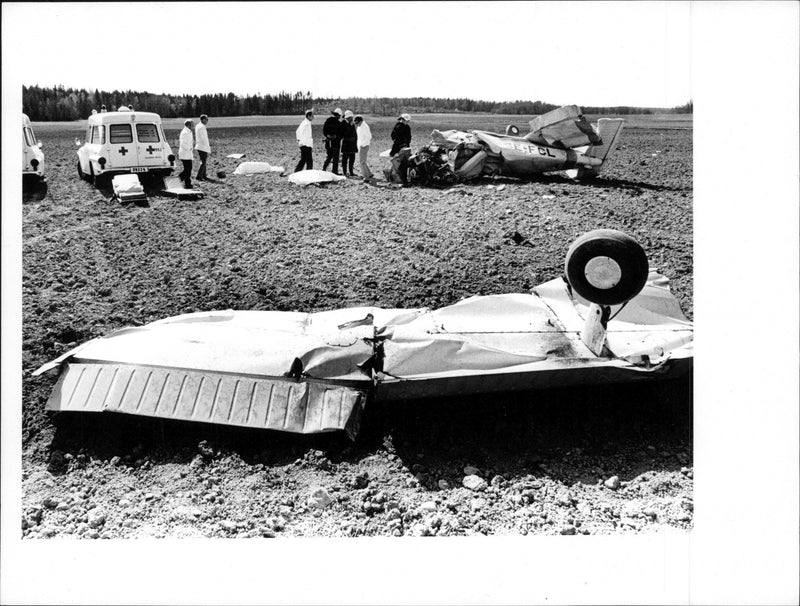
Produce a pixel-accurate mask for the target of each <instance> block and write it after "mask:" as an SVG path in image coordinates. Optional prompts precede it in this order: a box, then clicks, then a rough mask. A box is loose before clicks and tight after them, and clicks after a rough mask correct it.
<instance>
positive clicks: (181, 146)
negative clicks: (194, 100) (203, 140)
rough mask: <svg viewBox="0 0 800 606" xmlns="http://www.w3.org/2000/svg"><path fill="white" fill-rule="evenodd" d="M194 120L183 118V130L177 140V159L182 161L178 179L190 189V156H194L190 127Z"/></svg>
mask: <svg viewBox="0 0 800 606" xmlns="http://www.w3.org/2000/svg"><path fill="white" fill-rule="evenodd" d="M193 127H194V122H192V121H191V120H185V121H184V123H183V130H182V131H181V136H180V139H179V142H178V159H179V160H180V161H181V162H182V163H183V171H182V172H181V174H179V175H178V179H181V180H182V181H183V184H184V185H185V186H186V189H192V158H194V150H193V149H192V147H193V144H194V133H193V132H192V128H193Z"/></svg>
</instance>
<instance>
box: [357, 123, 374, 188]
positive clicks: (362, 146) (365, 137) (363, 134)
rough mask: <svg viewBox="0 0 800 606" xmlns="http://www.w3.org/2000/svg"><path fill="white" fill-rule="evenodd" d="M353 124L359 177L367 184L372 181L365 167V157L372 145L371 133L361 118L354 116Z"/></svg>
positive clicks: (369, 172) (368, 169) (370, 173)
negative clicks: (355, 134)
mask: <svg viewBox="0 0 800 606" xmlns="http://www.w3.org/2000/svg"><path fill="white" fill-rule="evenodd" d="M355 123H356V133H357V134H358V163H359V165H360V166H361V177H362V178H363V179H364V181H366V182H369V181H371V180H372V171H371V170H370V168H369V166H368V165H367V155H368V154H369V144H370V143H372V131H371V130H370V128H369V125H368V124H367V123H366V122H364V117H363V116H356V117H355Z"/></svg>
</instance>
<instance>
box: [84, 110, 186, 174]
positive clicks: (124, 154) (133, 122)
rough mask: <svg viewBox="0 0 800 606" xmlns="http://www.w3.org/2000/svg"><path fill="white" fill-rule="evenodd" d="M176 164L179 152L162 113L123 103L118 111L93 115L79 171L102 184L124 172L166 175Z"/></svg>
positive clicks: (87, 131)
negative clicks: (164, 125) (167, 134)
mask: <svg viewBox="0 0 800 606" xmlns="http://www.w3.org/2000/svg"><path fill="white" fill-rule="evenodd" d="M78 143H80V142H79V141H78ZM174 166H175V155H174V154H173V153H172V149H171V148H170V146H169V143H167V139H166V137H165V136H164V131H163V129H162V128H161V117H160V116H159V115H158V114H154V113H152V112H140V111H134V110H132V109H130V108H128V107H125V106H122V107H120V108H119V109H118V110H117V111H113V112H106V111H102V112H100V113H92V115H91V116H89V120H88V122H87V125H86V142H85V143H84V144H83V145H82V146H81V147H80V149H79V150H78V175H79V176H80V177H81V178H82V179H87V180H89V181H91V182H93V183H95V184H98V183H99V182H104V183H105V182H108V181H109V180H110V179H111V177H112V176H114V175H120V174H130V173H139V174H144V175H154V176H160V177H163V176H166V175H169V174H171V173H172V169H173V168H174Z"/></svg>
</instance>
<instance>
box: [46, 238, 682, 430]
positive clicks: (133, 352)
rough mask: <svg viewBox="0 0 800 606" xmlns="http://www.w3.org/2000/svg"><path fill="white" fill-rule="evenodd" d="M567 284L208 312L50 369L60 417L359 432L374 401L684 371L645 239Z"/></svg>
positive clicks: (608, 253)
mask: <svg viewBox="0 0 800 606" xmlns="http://www.w3.org/2000/svg"><path fill="white" fill-rule="evenodd" d="M565 274H566V275H565V279H561V278H559V279H555V280H551V281H549V282H545V283H544V284H541V285H539V286H537V287H535V288H534V289H533V291H532V292H531V293H527V294H504V295H494V296H476V297H471V298H468V299H464V300H462V301H460V302H458V303H456V304H455V305H450V306H448V307H444V308H441V309H437V310H431V309H427V308H422V309H405V310H404V309H382V308H377V307H356V308H350V309H340V310H333V311H322V312H316V313H297V312H279V311H231V310H228V311H210V312H202V313H192V314H186V315H181V316H177V317H173V318H167V319H164V320H160V321H157V322H153V323H151V324H147V325H145V326H141V327H133V328H123V329H121V330H118V331H116V332H113V333H111V334H109V335H107V336H104V337H100V338H97V339H94V340H92V341H89V342H87V343H85V344H83V345H80V346H78V347H76V348H74V349H73V350H71V351H69V352H67V353H65V354H63V355H62V356H61V357H59V358H57V359H56V360H54V361H52V362H50V363H48V364H45V365H44V366H42V367H41V368H39V369H38V370H37V371H36V373H35V374H40V373H43V372H46V371H50V370H60V377H59V378H58V380H57V382H56V384H55V387H54V388H53V391H52V394H51V396H50V398H49V400H48V403H47V407H48V409H50V410H55V411H80V412H100V411H112V412H121V413H130V414H136V415H146V416H152V417H161V418H169V419H179V420H188V421H202V422H208V423H221V424H226V425H237V426H243V427H253V428H261V429H272V430H282V431H289V432H296V433H319V432H326V431H334V430H344V431H345V432H347V433H348V434H349V435H350V436H351V437H353V438H354V437H355V435H356V433H357V431H358V427H359V423H360V418H361V413H362V411H363V409H364V406H365V405H366V404H367V403H368V402H369V401H370V400H372V399H404V398H423V397H437V396H448V395H458V394H465V393H481V392H503V391H512V390H527V389H532V388H539V387H549V386H563V385H570V384H573V385H574V384H600V383H614V382H627V381H635V380H641V379H652V378H656V377H665V376H673V375H676V374H679V373H683V372H685V371H686V370H688V369H689V368H690V367H691V365H692V360H693V347H692V342H693V326H692V323H691V322H690V321H689V320H687V319H686V317H685V316H684V315H683V314H682V312H681V310H680V306H679V304H678V302H677V300H676V299H675V297H674V296H673V295H672V294H671V293H670V290H669V285H668V281H667V279H666V278H665V277H664V276H662V275H659V274H658V273H656V272H655V271H654V270H651V269H650V268H649V266H648V263H647V258H646V256H645V253H644V251H643V250H642V248H641V247H640V246H639V244H638V243H636V242H635V241H634V240H633V239H632V238H630V237H629V236H626V235H625V234H623V233H621V232H617V231H613V230H596V231H594V232H589V233H587V234H585V235H584V236H582V237H581V238H579V239H577V240H576V241H575V242H574V243H573V245H572V246H571V247H570V249H569V251H568V253H567V257H566V263H565Z"/></svg>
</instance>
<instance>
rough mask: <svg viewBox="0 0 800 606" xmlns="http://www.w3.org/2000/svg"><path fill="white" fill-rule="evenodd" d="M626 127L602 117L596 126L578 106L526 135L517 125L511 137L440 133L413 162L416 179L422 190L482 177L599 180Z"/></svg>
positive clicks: (544, 118)
mask: <svg viewBox="0 0 800 606" xmlns="http://www.w3.org/2000/svg"><path fill="white" fill-rule="evenodd" d="M623 122H624V120H621V119H610V118H601V119H600V120H599V121H598V122H597V125H596V126H593V125H591V124H590V123H589V122H588V121H587V120H586V118H584V116H583V115H582V114H581V111H580V109H579V108H578V107H577V106H574V105H572V106H565V107H561V108H559V109H556V110H553V111H551V112H548V113H546V114H543V115H541V116H537V117H536V118H534V119H533V120H531V121H530V127H531V131H530V132H529V133H528V134H527V135H524V136H523V135H520V134H519V133H518V131H517V129H516V127H513V126H509V127H508V129H507V132H506V134H499V133H491V132H487V131H481V130H472V131H468V132H465V131H458V130H449V131H443V132H440V131H438V130H434V131H433V132H432V133H431V142H430V144H429V145H428V146H426V147H424V148H423V149H422V150H420V151H419V152H418V153H417V154H415V155H414V156H412V158H411V161H410V164H411V167H412V168H411V171H412V174H411V178H412V181H414V182H416V183H417V184H420V185H437V184H439V185H449V184H451V183H453V182H458V181H469V180H471V179H475V178H477V177H482V176H506V177H515V178H518V179H531V178H534V177H535V176H537V175H539V174H542V173H546V172H553V171H568V174H569V175H570V176H572V177H578V178H590V177H595V176H597V175H598V174H600V171H601V170H602V169H603V167H604V165H605V164H606V162H607V160H608V158H609V156H610V155H611V154H612V153H613V151H614V149H615V148H616V146H617V142H618V141H619V138H620V135H621V133H622V125H623Z"/></svg>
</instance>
